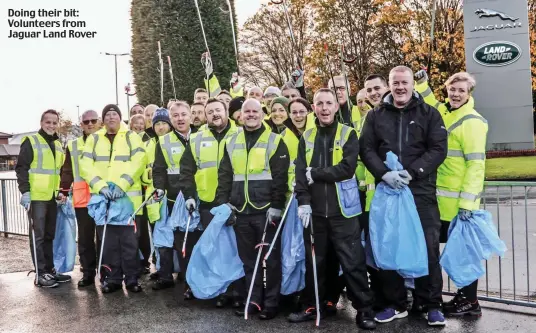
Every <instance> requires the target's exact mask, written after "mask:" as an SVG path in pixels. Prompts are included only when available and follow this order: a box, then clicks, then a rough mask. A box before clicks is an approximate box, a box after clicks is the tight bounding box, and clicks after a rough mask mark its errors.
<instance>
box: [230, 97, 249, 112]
mask: <svg viewBox="0 0 536 333" xmlns="http://www.w3.org/2000/svg"><path fill="white" fill-rule="evenodd" d="M245 101H246V99H245V98H244V97H242V96H240V97H235V98H233V99H232V100H231V102H229V114H230V115H231V116H232V115H233V112H236V111H240V110H242V104H244V102H245Z"/></svg>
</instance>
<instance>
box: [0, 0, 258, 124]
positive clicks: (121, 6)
mask: <svg viewBox="0 0 536 333" xmlns="http://www.w3.org/2000/svg"><path fill="white" fill-rule="evenodd" d="M192 1H193V0H192ZM204 1H211V0H204ZM201 2H202V1H201ZM130 3H131V0H113V1H111V0H91V1H87V0H84V1H81V0H0V26H1V27H2V28H1V31H0V50H1V51H0V98H1V100H0V102H1V103H2V105H1V108H0V116H1V118H0V119H1V121H0V131H2V132H8V133H20V132H26V131H32V130H36V129H38V128H39V116H40V114H41V113H42V112H43V111H44V110H46V109H49V108H54V109H57V110H62V109H63V110H65V112H66V114H68V115H69V116H70V117H71V119H72V120H73V121H74V120H76V118H77V105H79V106H80V112H83V111H84V110H86V109H95V110H97V111H100V110H102V107H103V106H104V105H106V104H108V103H115V73H114V58H113V57H112V56H105V55H102V54H100V52H110V53H127V52H130V35H131V32H130ZM261 3H266V1H263V0H235V5H236V8H237V16H238V21H239V24H240V25H241V24H243V22H244V21H245V20H246V19H247V18H248V17H249V16H251V15H253V14H254V13H255V11H256V10H257V9H258V8H259V7H260V4H261ZM40 8H43V9H47V10H52V9H59V10H62V11H63V10H64V9H76V10H78V11H79V17H78V18H76V19H77V20H82V21H85V22H86V29H87V30H89V31H96V32H97V34H96V36H95V38H94V39H50V38H48V39H45V38H42V37H41V38H39V39H23V40H19V39H13V38H8V37H9V35H10V30H11V29H12V28H10V26H9V23H8V20H9V19H14V20H18V18H16V17H8V15H9V9H13V10H21V9H23V10H35V11H36V12H37V10H38V9H40ZM36 14H37V13H36ZM63 18H64V17H63V16H62V17H61V18H49V20H62V19H63ZM36 19H40V20H45V18H37V17H36ZM25 30H27V29H25ZM41 30H42V29H36V31H41ZM49 30H50V29H49ZM128 60H129V57H119V58H118V83H119V105H120V107H121V109H122V110H126V97H125V94H124V86H125V84H126V83H128V82H132V74H131V71H130V65H129V62H128ZM134 103H135V100H134V98H131V99H130V105H132V104H134ZM125 113H126V112H124V113H123V114H125Z"/></svg>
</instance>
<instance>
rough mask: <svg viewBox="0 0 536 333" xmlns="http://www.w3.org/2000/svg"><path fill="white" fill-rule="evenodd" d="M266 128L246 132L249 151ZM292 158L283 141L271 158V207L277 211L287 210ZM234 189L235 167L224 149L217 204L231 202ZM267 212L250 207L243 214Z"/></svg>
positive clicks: (219, 174)
mask: <svg viewBox="0 0 536 333" xmlns="http://www.w3.org/2000/svg"><path fill="white" fill-rule="evenodd" d="M264 130H265V128H264V126H261V127H260V128H259V129H257V130H254V131H251V132H250V131H244V134H245V137H246V147H247V151H248V153H249V150H250V149H251V148H252V147H253V146H254V145H255V143H256V142H257V140H258V139H259V137H260V136H261V134H262V133H263V132H264ZM289 163H290V158H289V153H288V149H287V146H286V145H285V142H283V140H280V141H279V145H278V146H277V149H276V151H275V153H274V155H273V156H272V158H270V162H269V164H270V172H271V174H272V181H270V184H271V189H270V196H271V200H270V207H272V208H277V209H284V208H285V201H286V193H287V191H288V168H289ZM232 189H233V167H232V164H231V159H230V158H229V154H228V153H227V149H226V148H224V154H223V159H222V161H221V163H220V167H219V169H218V189H217V191H216V202H217V204H218V205H221V204H224V203H228V202H231V194H232V193H231V192H232ZM242 205H243V203H242ZM265 211H266V209H265V210H262V211H259V210H257V209H254V208H253V207H251V206H250V205H248V206H247V207H246V209H245V210H244V211H243V212H242V214H256V213H262V212H265Z"/></svg>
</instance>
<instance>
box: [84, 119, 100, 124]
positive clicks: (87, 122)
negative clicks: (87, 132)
mask: <svg viewBox="0 0 536 333" xmlns="http://www.w3.org/2000/svg"><path fill="white" fill-rule="evenodd" d="M97 121H98V119H90V120H83V121H82V124H84V125H89V123H92V124H93V125H95V124H96V123H97Z"/></svg>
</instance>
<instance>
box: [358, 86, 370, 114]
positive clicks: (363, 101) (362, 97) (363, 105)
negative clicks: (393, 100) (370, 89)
mask: <svg viewBox="0 0 536 333" xmlns="http://www.w3.org/2000/svg"><path fill="white" fill-rule="evenodd" d="M355 100H356V104H357V108H358V109H359V110H360V111H365V110H367V109H368V104H367V92H366V91H365V89H361V90H360V91H359V92H358V93H357V96H356V98H355Z"/></svg>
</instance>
